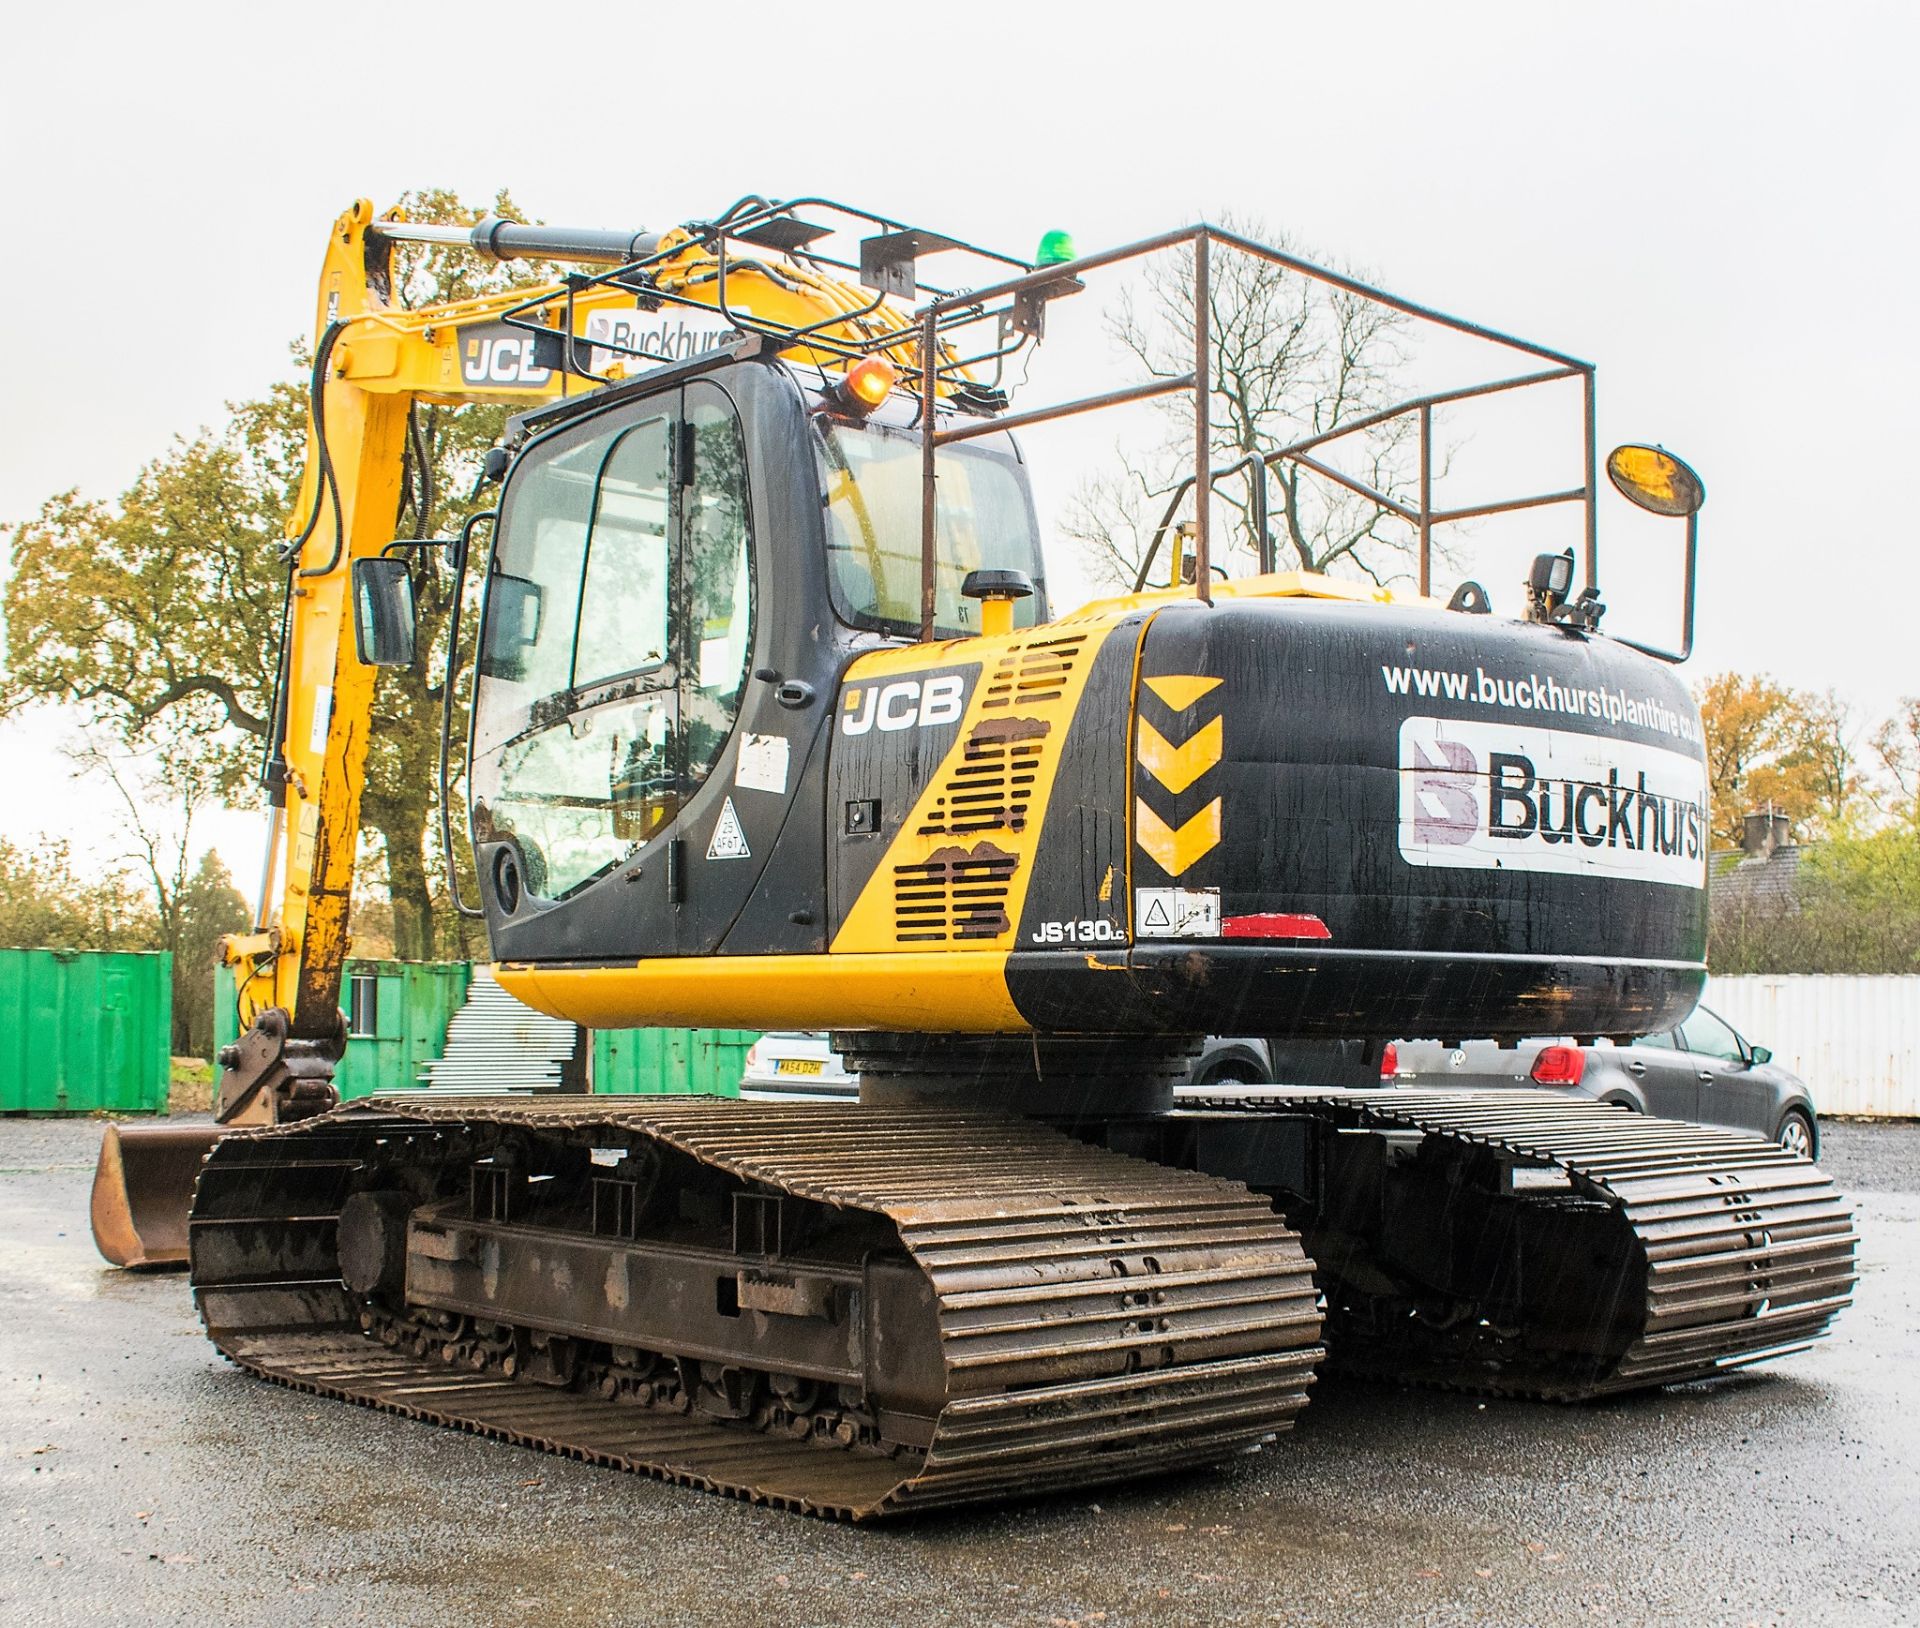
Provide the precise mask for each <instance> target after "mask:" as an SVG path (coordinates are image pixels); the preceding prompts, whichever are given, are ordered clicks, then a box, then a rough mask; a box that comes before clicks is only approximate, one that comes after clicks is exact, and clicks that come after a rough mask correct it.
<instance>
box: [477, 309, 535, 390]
mask: <svg viewBox="0 0 1920 1628" xmlns="http://www.w3.org/2000/svg"><path fill="white" fill-rule="evenodd" d="M533 338H534V336H533V335H532V334H530V333H527V332H526V331H525V330H524V329H520V328H510V327H508V326H507V324H506V323H504V322H490V323H487V324H486V325H485V326H483V327H479V328H464V329H462V330H461V332H460V377H461V379H462V380H464V381H465V382H466V383H467V384H477V385H489V384H507V385H523V386H525V387H527V388H529V389H536V388H538V387H539V386H541V385H544V384H545V383H546V382H547V381H548V380H549V379H550V378H552V377H553V370H552V369H551V368H544V367H541V366H540V365H539V364H538V363H536V362H535V361H534V359H533Z"/></svg>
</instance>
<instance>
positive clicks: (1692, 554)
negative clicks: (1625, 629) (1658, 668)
mask: <svg viewBox="0 0 1920 1628" xmlns="http://www.w3.org/2000/svg"><path fill="white" fill-rule="evenodd" d="M1699 552H1700V515H1699V513H1698V511H1696V512H1694V513H1693V514H1690V515H1688V516H1687V575H1686V581H1685V583H1684V584H1683V585H1682V587H1681V601H1680V648H1679V649H1678V650H1662V649H1661V648H1660V647H1659V646H1658V645H1653V644H1642V643H1641V642H1640V641H1639V640H1638V639H1622V638H1619V637H1617V636H1616V637H1615V639H1614V643H1615V644H1624V645H1625V646H1626V647H1627V648H1628V649H1629V650H1638V651H1639V652H1640V654H1641V655H1643V656H1652V657H1654V658H1655V659H1656V660H1659V661H1670V662H1672V663H1673V664H1674V665H1675V666H1678V665H1679V664H1680V663H1681V662H1683V661H1685V660H1686V659H1687V658H1688V657H1689V656H1691V655H1692V654H1693V585H1694V574H1695V571H1696V568H1697V565H1698V559H1699Z"/></svg>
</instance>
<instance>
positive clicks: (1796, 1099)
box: [1380, 1006, 1820, 1159]
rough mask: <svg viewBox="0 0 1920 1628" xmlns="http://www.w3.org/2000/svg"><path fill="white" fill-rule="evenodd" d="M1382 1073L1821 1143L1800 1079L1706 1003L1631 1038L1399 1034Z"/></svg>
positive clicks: (1791, 1144)
mask: <svg viewBox="0 0 1920 1628" xmlns="http://www.w3.org/2000/svg"><path fill="white" fill-rule="evenodd" d="M1380 1074H1381V1083H1382V1084H1392V1085H1402V1086H1422V1085H1426V1086H1455V1087H1465V1088H1467V1089H1470V1090H1494V1089H1507V1088H1520V1089H1528V1090H1549V1091H1565V1092H1568V1093H1569V1094H1571V1095H1574V1096H1582V1097H1592V1098H1594V1099H1596V1100H1597V1101H1600V1102H1611V1103H1615V1104H1617V1105H1618V1106H1620V1107H1622V1108H1631V1109H1633V1110H1634V1111H1635V1112H1636V1113H1643V1114H1658V1115H1659V1116H1660V1117H1661V1118H1663V1119H1690V1120H1693V1121H1695V1122H1697V1123H1699V1124H1703V1125H1724V1126H1726V1127H1728V1128H1729V1129H1731V1130H1738V1131H1748V1132H1751V1133H1753V1134H1755V1135H1758V1136H1764V1137H1767V1138H1769V1139H1770V1140H1772V1141H1775V1142H1778V1143H1779V1144H1780V1145H1781V1146H1782V1147H1783V1148H1786V1149H1787V1150H1788V1151H1789V1152H1792V1153H1798V1154H1801V1155H1802V1156H1804V1157H1806V1158H1809V1159H1812V1158H1816V1157H1818V1155H1819V1151H1820V1130H1819V1125H1820V1121H1819V1116H1818V1115H1817V1114H1816V1113H1815V1112H1814V1106H1813V1093H1812V1092H1811V1091H1809V1090H1808V1089H1807V1086H1806V1082H1805V1081H1803V1080H1802V1079H1800V1077H1799V1076H1798V1075H1796V1074H1793V1073H1791V1072H1790V1071H1789V1070H1787V1069H1784V1068H1782V1067H1781V1066H1780V1065H1779V1064H1778V1063H1776V1062H1774V1061H1773V1053H1772V1052H1770V1051H1769V1050H1768V1049H1767V1048H1766V1047H1765V1046H1755V1045H1750V1044H1749V1043H1748V1042H1747V1041H1746V1040H1745V1039H1743V1038H1742V1037H1741V1036H1740V1035H1739V1034H1738V1033H1737V1032H1736V1031H1735V1030H1734V1028H1733V1027H1732V1025H1730V1024H1729V1023H1727V1022H1726V1021H1725V1020H1724V1019H1722V1018H1721V1017H1719V1016H1717V1015H1716V1014H1715V1013H1713V1012H1710V1011H1709V1010H1708V1009H1707V1008H1706V1007H1704V1006H1701V1007H1697V1008H1695V1010H1694V1013H1693V1016H1692V1017H1690V1018H1688V1019H1687V1020H1686V1022H1684V1023H1682V1024H1681V1025H1680V1026H1679V1028H1677V1029H1673V1030H1669V1031H1667V1032H1666V1033H1664V1034H1654V1035H1647V1036H1645V1037H1644V1038H1642V1039H1639V1040H1636V1041H1634V1042H1633V1044H1632V1045H1630V1046H1616V1045H1614V1044H1613V1043H1612V1042H1611V1041H1607V1040H1601V1041H1597V1042H1595V1043H1593V1044H1591V1045H1584V1046H1583V1045H1576V1044H1575V1043H1574V1042H1573V1041H1572V1040H1570V1039H1568V1038H1565V1037H1554V1038H1546V1039H1538V1040H1522V1041H1521V1042H1519V1044H1518V1045H1514V1046H1505V1047H1503V1046H1499V1045H1497V1044H1495V1043H1494V1042H1493V1041H1491V1040H1472V1041H1468V1042H1467V1043H1466V1044H1465V1045H1463V1046H1442V1045H1439V1044H1437V1043H1435V1042H1432V1041H1415V1040H1402V1041H1398V1042H1396V1043H1395V1044H1394V1045H1392V1046H1389V1047H1388V1048H1387V1050H1386V1054H1385V1055H1384V1056H1383V1057H1382V1058H1381V1061H1380Z"/></svg>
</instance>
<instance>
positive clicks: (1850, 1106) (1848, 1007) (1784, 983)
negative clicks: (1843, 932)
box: [1704, 973, 1920, 1119]
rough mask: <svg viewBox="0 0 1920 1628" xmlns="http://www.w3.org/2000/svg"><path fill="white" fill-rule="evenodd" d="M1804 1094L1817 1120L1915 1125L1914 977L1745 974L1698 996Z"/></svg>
mask: <svg viewBox="0 0 1920 1628" xmlns="http://www.w3.org/2000/svg"><path fill="white" fill-rule="evenodd" d="M1704 1002H1705V1004H1706V1005H1708V1006H1710V1007H1712V1008H1713V1010H1714V1011H1716V1012H1718V1013H1719V1014H1720V1015H1721V1016H1722V1017H1723V1018H1725V1019H1726V1020H1727V1021H1728V1022H1729V1023H1731V1024H1732V1025H1733V1026H1734V1027H1735V1028H1736V1029H1738V1030H1739V1031H1740V1033H1741V1034H1742V1035H1744V1036H1745V1037H1746V1038H1747V1040H1748V1041H1749V1042H1750V1043H1751V1044H1753V1045H1756V1046H1767V1047H1770V1048H1771V1049H1772V1051H1773V1056H1774V1061H1775V1062H1777V1063H1780V1064H1781V1065H1782V1066H1784V1067H1786V1068H1790V1069H1792V1070H1793V1072H1794V1073H1796V1074H1798V1075H1799V1076H1800V1078H1801V1079H1803V1080H1805V1081H1806V1082H1807V1084H1808V1085H1809V1086H1810V1087H1812V1090H1813V1101H1814V1106H1815V1107H1816V1108H1817V1109H1818V1110H1819V1111H1820V1112H1821V1113H1823V1114H1864V1115H1869V1116H1872V1117H1874V1118H1885V1119H1913V1118H1920V976H1901V975H1889V976H1886V977H1854V976H1837V975H1827V974H1814V973H1790V974H1772V973H1768V974H1755V975H1752V976H1748V977H1741V978H1712V979H1709V980H1708V983H1707V992H1706V995H1705V997H1704Z"/></svg>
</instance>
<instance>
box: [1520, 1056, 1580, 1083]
mask: <svg viewBox="0 0 1920 1628" xmlns="http://www.w3.org/2000/svg"><path fill="white" fill-rule="evenodd" d="M1586 1071H1587V1054H1586V1053H1585V1052H1584V1051H1582V1050H1581V1049H1580V1048H1579V1047H1578V1046H1548V1047H1547V1048H1546V1049H1545V1050H1543V1051H1542V1052H1541V1053H1540V1055H1539V1056H1538V1057H1536V1058H1534V1060H1533V1081H1534V1084H1536V1085H1578V1084H1579V1083H1580V1077H1581V1075H1583V1074H1585V1073H1586Z"/></svg>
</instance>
